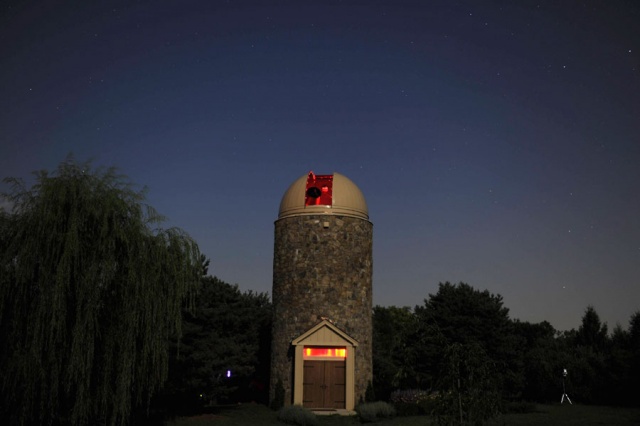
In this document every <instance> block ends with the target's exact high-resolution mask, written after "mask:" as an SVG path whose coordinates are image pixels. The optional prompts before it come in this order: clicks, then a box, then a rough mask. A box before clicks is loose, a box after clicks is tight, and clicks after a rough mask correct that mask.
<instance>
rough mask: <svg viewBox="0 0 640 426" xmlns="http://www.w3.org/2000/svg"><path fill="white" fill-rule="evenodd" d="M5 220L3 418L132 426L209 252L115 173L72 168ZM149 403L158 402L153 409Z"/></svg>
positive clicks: (160, 377)
mask: <svg viewBox="0 0 640 426" xmlns="http://www.w3.org/2000/svg"><path fill="white" fill-rule="evenodd" d="M36 178H37V179H36V184H35V185H33V186H32V187H30V188H27V187H26V186H25V185H24V184H23V183H22V182H21V181H19V180H16V179H5V182H7V183H8V184H10V187H11V190H10V191H9V193H6V194H3V195H4V198H6V199H7V200H8V201H9V204H10V205H12V206H13V207H12V211H11V213H7V212H4V213H1V212H0V250H1V253H0V256H1V257H0V342H1V343H0V395H1V396H0V404H2V406H1V407H0V415H2V418H3V422H4V421H6V420H7V419H9V420H10V423H12V424H45V425H56V424H72V425H85V424H105V425H116V424H125V423H127V422H128V421H129V418H130V414H131V410H132V407H135V406H144V404H148V403H149V400H150V398H151V396H152V394H153V393H154V391H156V390H157V389H158V388H159V387H160V386H161V385H162V383H163V382H164V380H165V379H166V376H167V364H168V356H167V355H168V354H167V351H168V349H167V345H168V342H169V340H170V338H173V337H175V336H178V335H179V334H180V327H181V308H182V306H183V303H185V301H187V299H188V298H189V297H190V295H191V294H192V290H193V288H194V286H195V284H196V283H197V281H198V280H199V275H200V270H201V262H200V255H199V252H198V248H197V245H196V244H195V243H194V242H193V241H192V240H191V239H190V238H189V237H188V236H187V235H186V234H185V233H184V232H182V231H180V230H179V229H161V228H159V227H158V226H159V223H160V222H162V218H161V217H160V216H159V215H158V214H157V213H156V212H155V211H154V210H153V209H152V208H151V207H150V206H148V205H146V204H145V202H144V201H145V197H144V192H143V191H136V190H134V189H133V187H132V185H131V184H130V183H129V182H128V180H127V179H125V178H124V177H122V176H119V175H117V174H116V173H115V171H114V170H113V169H111V170H107V171H103V170H96V171H92V170H91V168H90V167H89V165H88V164H77V163H76V162H75V161H73V160H71V159H70V160H67V161H65V162H63V163H62V164H61V165H60V166H59V167H58V169H57V170H56V171H55V172H54V173H47V172H38V173H36ZM147 406H148V405H147Z"/></svg>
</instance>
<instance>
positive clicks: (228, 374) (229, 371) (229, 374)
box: [227, 370, 231, 378]
mask: <svg viewBox="0 0 640 426" xmlns="http://www.w3.org/2000/svg"><path fill="white" fill-rule="evenodd" d="M229 377H231V370H227V378H229Z"/></svg>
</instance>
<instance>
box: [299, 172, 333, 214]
mask: <svg viewBox="0 0 640 426" xmlns="http://www.w3.org/2000/svg"><path fill="white" fill-rule="evenodd" d="M332 204H333V175H316V174H314V173H313V172H309V175H308V176H307V186H306V188H305V193H304V205H305V206H331V205H332Z"/></svg>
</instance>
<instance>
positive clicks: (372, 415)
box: [356, 401, 396, 423]
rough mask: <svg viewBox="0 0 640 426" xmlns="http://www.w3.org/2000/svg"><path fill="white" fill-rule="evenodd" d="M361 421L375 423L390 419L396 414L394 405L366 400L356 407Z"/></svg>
mask: <svg viewBox="0 0 640 426" xmlns="http://www.w3.org/2000/svg"><path fill="white" fill-rule="evenodd" d="M356 412H357V413H358V417H359V418H360V423H373V422H377V421H378V420H381V419H388V418H391V417H394V416H395V415H396V410H395V408H393V405H391V404H389V403H386V402H383V401H376V402H365V403H364V404H360V405H358V406H357V407H356Z"/></svg>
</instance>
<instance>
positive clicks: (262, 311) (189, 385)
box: [162, 276, 271, 410]
mask: <svg viewBox="0 0 640 426" xmlns="http://www.w3.org/2000/svg"><path fill="white" fill-rule="evenodd" d="M270 318H271V303H270V302H269V297H268V295H267V294H266V293H254V292H253V291H247V292H241V291H240V289H239V288H238V286H237V285H231V284H228V283H225V282H224V281H222V280H220V279H218V278H216V277H211V276H208V277H203V278H202V280H201V284H200V286H199V291H198V297H197V300H196V303H195V309H194V310H193V311H192V312H184V333H183V337H182V340H181V342H180V346H179V351H174V352H173V353H175V354H176V356H175V357H172V359H171V364H170V369H169V370H170V371H169V375H170V378H169V381H168V382H167V386H166V388H165V389H164V390H163V398H162V399H163V400H164V401H165V403H164V405H165V408H171V409H172V410H181V409H182V410H185V409H186V410H194V409H196V408H198V406H199V405H208V404H216V403H220V402H225V401H228V400H229V399H231V398H233V399H234V400H254V401H260V402H265V403H266V399H267V384H268V382H269V377H268V371H269V365H268V362H269V359H270V356H269V355H270V352H269V351H270V330H271V322H270ZM198 398H199V401H198ZM177 401H180V404H181V405H182V407H175V405H176V404H174V403H173V402H177Z"/></svg>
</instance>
